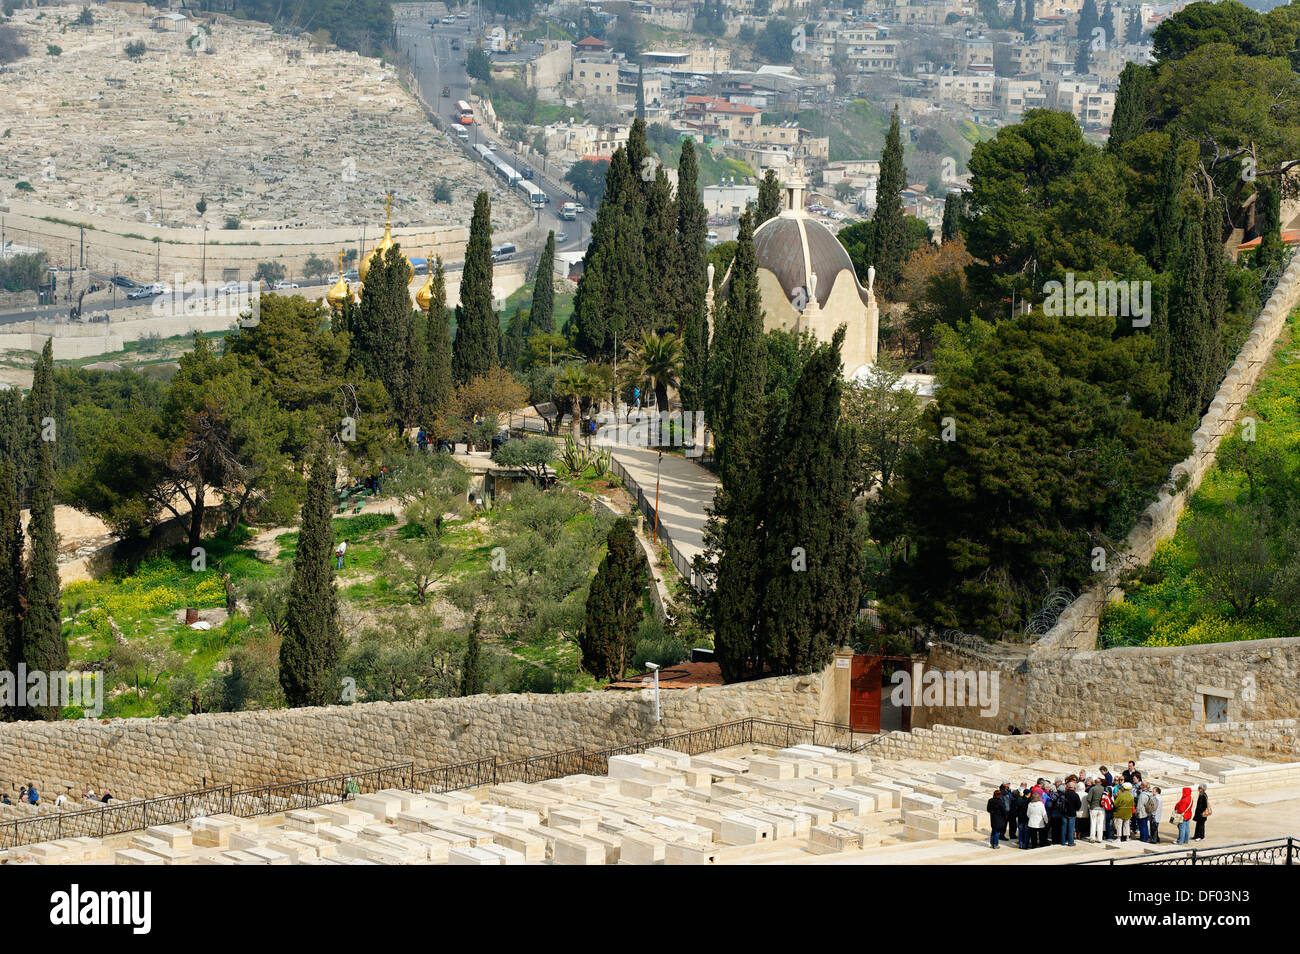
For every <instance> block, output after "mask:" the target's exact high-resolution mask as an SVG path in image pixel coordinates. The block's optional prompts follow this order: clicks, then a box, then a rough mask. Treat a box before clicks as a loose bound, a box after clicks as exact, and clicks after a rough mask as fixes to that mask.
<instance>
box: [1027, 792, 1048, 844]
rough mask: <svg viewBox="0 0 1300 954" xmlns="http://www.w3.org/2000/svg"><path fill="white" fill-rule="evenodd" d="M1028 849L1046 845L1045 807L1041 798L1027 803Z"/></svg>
mask: <svg viewBox="0 0 1300 954" xmlns="http://www.w3.org/2000/svg"><path fill="white" fill-rule="evenodd" d="M1028 819H1029V847H1030V848H1039V847H1042V846H1043V845H1046V844H1047V837H1046V835H1047V806H1046V805H1044V804H1043V800H1042V799H1041V798H1032V799H1030V802H1029V814H1028Z"/></svg>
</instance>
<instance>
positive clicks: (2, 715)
mask: <svg viewBox="0 0 1300 954" xmlns="http://www.w3.org/2000/svg"><path fill="white" fill-rule="evenodd" d="M23 545H24V544H23V528H22V521H21V510H20V507H19V504H18V474H17V471H16V470H15V469H14V466H13V464H12V463H11V462H9V461H8V460H3V459H0V668H2V669H4V671H6V672H14V671H15V670H16V669H17V667H18V662H19V656H18V653H19V647H20V646H21V645H22V624H23V611H24V609H25V605H24V604H25V600H26V592H25V591H26V588H27V586H26V577H27V573H26V569H25V567H24V566H23ZM16 715H17V712H15V711H13V710H12V709H11V708H9V707H5V708H3V709H0V719H11V718H14V717H15V716H16Z"/></svg>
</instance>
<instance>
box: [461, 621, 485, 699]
mask: <svg viewBox="0 0 1300 954" xmlns="http://www.w3.org/2000/svg"><path fill="white" fill-rule="evenodd" d="M482 632H483V611H482V610H479V611H478V612H477V613H475V614H474V625H473V626H471V627H470V631H469V639H468V640H466V642H465V658H464V660H462V661H461V664H460V694H461V695H462V696H477V695H480V694H481V693H483V692H484V691H486V686H485V682H486V680H485V679H484V678H483V662H482V659H481V658H480V652H481V646H480V634H481V633H482Z"/></svg>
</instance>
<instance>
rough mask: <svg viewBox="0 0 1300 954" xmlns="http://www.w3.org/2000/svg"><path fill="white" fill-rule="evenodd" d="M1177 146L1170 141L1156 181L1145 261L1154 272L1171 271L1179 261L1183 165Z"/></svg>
mask: <svg viewBox="0 0 1300 954" xmlns="http://www.w3.org/2000/svg"><path fill="white" fill-rule="evenodd" d="M1179 145H1180V143H1179V140H1178V139H1176V138H1173V137H1171V139H1170V142H1169V148H1167V149H1166V150H1165V153H1164V156H1163V158H1162V159H1161V163H1160V175H1159V177H1158V178H1157V179H1156V194H1155V202H1154V205H1153V207H1152V210H1151V242H1150V250H1149V252H1148V257H1149V259H1150V260H1151V267H1152V268H1154V269H1156V270H1157V271H1164V270H1167V269H1172V268H1173V267H1174V263H1175V262H1177V261H1178V251H1179V245H1180V242H1181V237H1180V234H1181V231H1182V227H1183V199H1182V192H1183V165H1182V160H1181V159H1180V157H1179V155H1178V148H1179Z"/></svg>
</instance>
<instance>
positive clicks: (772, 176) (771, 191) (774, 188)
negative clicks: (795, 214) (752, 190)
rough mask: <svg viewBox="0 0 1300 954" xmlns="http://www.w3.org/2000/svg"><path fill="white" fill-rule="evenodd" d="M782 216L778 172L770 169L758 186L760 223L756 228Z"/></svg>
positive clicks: (757, 223)
mask: <svg viewBox="0 0 1300 954" xmlns="http://www.w3.org/2000/svg"><path fill="white" fill-rule="evenodd" d="M780 214H781V182H780V180H779V179H777V177H776V170H775V169H768V170H767V172H765V173H763V179H762V181H761V182H759V184H758V221H757V222H756V223H755V225H754V227H755V228H758V226H760V225H762V224H763V223H764V222H766V221H767V220H768V219H774V218H776V217H777V216H778V215H780Z"/></svg>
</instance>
